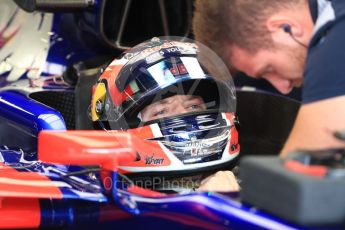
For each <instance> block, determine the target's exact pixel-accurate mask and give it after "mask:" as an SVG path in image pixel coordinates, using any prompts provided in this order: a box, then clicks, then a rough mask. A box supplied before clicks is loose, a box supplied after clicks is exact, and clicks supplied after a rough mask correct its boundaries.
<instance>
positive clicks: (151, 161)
mask: <svg viewBox="0 0 345 230" xmlns="http://www.w3.org/2000/svg"><path fill="white" fill-rule="evenodd" d="M163 162H164V158H155V155H154V154H152V155H151V156H147V157H145V164H147V165H161V164H163Z"/></svg>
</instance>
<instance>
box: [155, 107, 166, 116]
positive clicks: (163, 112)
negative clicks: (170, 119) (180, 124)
mask: <svg viewBox="0 0 345 230" xmlns="http://www.w3.org/2000/svg"><path fill="white" fill-rule="evenodd" d="M166 112H167V110H166V109H162V110H159V111H157V112H155V113H154V114H153V116H154V117H157V116H160V115H164V114H165V113H166Z"/></svg>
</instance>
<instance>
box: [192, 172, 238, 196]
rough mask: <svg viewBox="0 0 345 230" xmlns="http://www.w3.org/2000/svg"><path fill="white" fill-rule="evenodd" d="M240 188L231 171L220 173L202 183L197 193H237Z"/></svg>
mask: <svg viewBox="0 0 345 230" xmlns="http://www.w3.org/2000/svg"><path fill="white" fill-rule="evenodd" d="M239 190H240V186H239V185H238V183H237V181H236V177H235V176H234V174H233V173H232V172H231V171H219V172H217V173H215V174H213V175H211V176H208V177H206V178H205V179H204V180H202V181H201V185H200V187H199V188H198V189H197V191H211V192H236V191H239Z"/></svg>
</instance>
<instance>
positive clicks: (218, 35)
mask: <svg viewBox="0 0 345 230" xmlns="http://www.w3.org/2000/svg"><path fill="white" fill-rule="evenodd" d="M195 7H196V9H195V15H194V19H193V29H194V33H195V37H196V39H197V40H198V41H200V42H201V43H202V44H205V45H206V46H208V47H210V48H211V49H213V50H214V51H215V52H216V53H218V55H220V56H221V57H222V58H223V59H224V60H226V64H227V65H228V67H229V68H230V69H232V70H234V71H240V72H244V73H246V74H247V75H249V76H252V77H254V78H264V79H266V80H267V81H269V82H270V83H271V84H272V85H273V86H274V87H275V88H276V89H278V90H279V91H280V92H282V93H284V94H286V93H288V92H290V91H291V89H292V88H293V87H300V86H302V83H303V86H302V87H303V88H302V90H303V94H302V105H301V107H300V110H299V112H298V115H297V117H296V120H295V124H294V126H293V129H292V131H291V133H290V135H289V137H288V140H287V141H286V143H285V145H284V147H283V149H282V151H281V153H280V155H281V156H284V155H286V154H287V153H288V152H290V151H292V150H295V149H302V148H303V149H320V148H328V147H340V146H342V147H343V146H344V144H343V143H342V142H340V141H338V140H337V139H335V138H334V136H333V133H334V132H335V131H336V130H344V129H345V119H344V117H345V106H344V105H345V77H344V76H343V75H344V72H345V43H344V41H345V20H344V19H345V10H344V9H345V1H342V0H333V1H327V0H310V1H307V0H262V1H257V0H218V1H210V0H197V1H196V3H195Z"/></svg>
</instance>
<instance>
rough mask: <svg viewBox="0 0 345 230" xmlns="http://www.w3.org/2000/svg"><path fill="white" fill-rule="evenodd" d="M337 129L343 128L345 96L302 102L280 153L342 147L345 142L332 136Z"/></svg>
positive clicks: (344, 128) (344, 125)
mask: <svg viewBox="0 0 345 230" xmlns="http://www.w3.org/2000/svg"><path fill="white" fill-rule="evenodd" d="M339 130H345V96H337V97H333V98H329V99H325V100H321V101H316V102H312V103H308V104H304V105H302V106H301V107H300V110H299V112H298V115H297V118H296V121H295V124H294V127H293V129H292V131H291V133H290V136H289V138H288V140H287V142H286V143H285V146H284V148H283V150H282V151H281V154H280V155H281V156H285V155H286V154H287V153H288V152H290V151H293V150H296V149H308V150H313V149H322V148H330V147H344V146H345V142H342V141H339V140H337V139H336V138H335V137H333V133H334V132H335V131H339Z"/></svg>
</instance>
